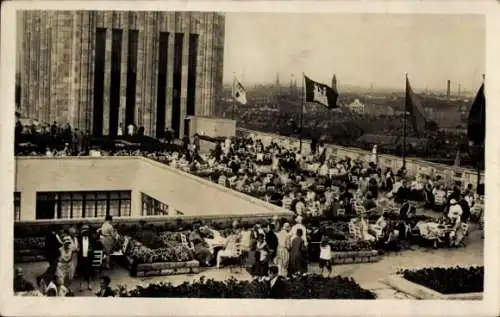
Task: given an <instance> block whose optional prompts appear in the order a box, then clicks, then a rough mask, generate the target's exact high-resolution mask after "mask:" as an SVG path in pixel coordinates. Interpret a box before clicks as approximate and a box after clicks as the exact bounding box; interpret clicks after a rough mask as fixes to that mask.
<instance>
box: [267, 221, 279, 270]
mask: <svg viewBox="0 0 500 317" xmlns="http://www.w3.org/2000/svg"><path fill="white" fill-rule="evenodd" d="M275 229H276V226H275V225H274V223H270V224H269V225H268V226H267V230H266V231H267V232H266V244H267V247H268V248H269V261H270V262H271V263H272V262H273V261H274V258H275V257H276V252H277V250H278V236H276V233H275V232H274V230H275Z"/></svg>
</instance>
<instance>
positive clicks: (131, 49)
mask: <svg viewBox="0 0 500 317" xmlns="http://www.w3.org/2000/svg"><path fill="white" fill-rule="evenodd" d="M138 33H139V32H138V31H137V30H129V32H128V50H127V52H128V56H127V91H126V101H125V124H126V125H129V124H133V123H134V120H135V92H136V83H137V48H138ZM125 130H126V129H125Z"/></svg>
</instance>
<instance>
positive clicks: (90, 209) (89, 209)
mask: <svg viewBox="0 0 500 317" xmlns="http://www.w3.org/2000/svg"><path fill="white" fill-rule="evenodd" d="M93 217H95V200H91V201H86V202H85V218H93Z"/></svg>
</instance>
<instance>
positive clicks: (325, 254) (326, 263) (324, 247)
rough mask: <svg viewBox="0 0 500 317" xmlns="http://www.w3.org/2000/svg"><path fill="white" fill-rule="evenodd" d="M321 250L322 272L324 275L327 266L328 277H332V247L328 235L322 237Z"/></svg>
mask: <svg viewBox="0 0 500 317" xmlns="http://www.w3.org/2000/svg"><path fill="white" fill-rule="evenodd" d="M319 250H320V251H319V268H320V269H321V274H322V275H323V273H324V269H325V268H326V270H327V271H328V277H330V275H331V274H332V249H331V246H330V244H329V243H328V238H327V237H325V236H324V237H323V238H322V240H321V246H320V248H319Z"/></svg>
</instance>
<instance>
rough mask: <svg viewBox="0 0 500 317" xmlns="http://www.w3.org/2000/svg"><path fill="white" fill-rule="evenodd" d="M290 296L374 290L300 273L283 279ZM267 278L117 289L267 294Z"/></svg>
mask: <svg viewBox="0 0 500 317" xmlns="http://www.w3.org/2000/svg"><path fill="white" fill-rule="evenodd" d="M287 285H288V293H289V296H288V297H287V298H290V299H375V297H376V296H375V294H374V293H373V292H371V291H368V290H365V289H363V288H361V287H360V286H359V285H358V284H357V283H356V282H355V281H354V280H353V279H351V278H346V277H340V276H335V277H333V278H325V277H322V276H320V275H304V276H298V277H293V278H290V279H288V280H287ZM268 293H269V282H267V281H257V280H254V281H238V280H236V279H234V278H231V279H228V280H226V281H215V280H213V279H208V280H206V279H204V278H203V277H202V278H201V279H200V280H199V281H195V282H193V283H188V282H185V283H183V284H180V285H178V286H174V285H172V284H171V283H168V284H165V283H159V284H149V285H148V286H147V287H142V286H138V287H137V288H135V289H133V290H129V291H127V290H125V289H123V288H122V289H120V290H119V291H118V294H119V296H120V297H163V298H165V297H170V298H172V297H174V298H180V297H181V298H182V297H188V298H267V297H268Z"/></svg>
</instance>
